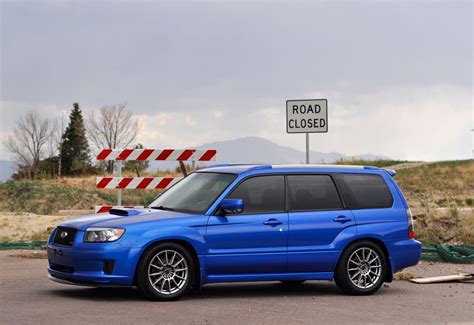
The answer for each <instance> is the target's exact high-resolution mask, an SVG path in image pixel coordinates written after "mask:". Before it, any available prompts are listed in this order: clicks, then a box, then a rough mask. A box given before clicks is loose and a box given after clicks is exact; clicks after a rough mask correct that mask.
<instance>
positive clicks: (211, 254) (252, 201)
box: [206, 175, 288, 276]
mask: <svg viewBox="0 0 474 325" xmlns="http://www.w3.org/2000/svg"><path fill="white" fill-rule="evenodd" d="M228 198H232V199H242V200H243V203H244V210H243V212H242V213H239V214H232V215H225V216H218V215H215V216H211V217H210V218H209V223H208V227H207V256H206V273H207V274H208V276H212V275H232V274H258V273H260V274H262V273H281V272H286V244H287V240H288V214H287V213H286V211H285V179H284V176H283V175H266V176H255V177H251V178H248V179H245V180H244V181H242V182H241V183H240V184H239V185H237V187H236V188H235V189H234V190H233V191H232V192H231V194H230V195H229V196H228Z"/></svg>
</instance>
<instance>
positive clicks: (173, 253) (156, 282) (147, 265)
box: [137, 243, 194, 300]
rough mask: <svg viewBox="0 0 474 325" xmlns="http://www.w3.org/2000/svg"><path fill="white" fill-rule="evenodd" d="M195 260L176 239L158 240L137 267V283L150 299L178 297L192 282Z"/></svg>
mask: <svg viewBox="0 0 474 325" xmlns="http://www.w3.org/2000/svg"><path fill="white" fill-rule="evenodd" d="M193 275H194V263H193V259H192V257H191V255H190V254H189V252H188V251H187V250H186V249H185V248H184V247H182V246H181V245H178V244H175V243H162V244H158V245H156V246H155V247H153V248H152V249H150V250H148V251H147V252H145V254H144V255H143V256H142V258H141V260H140V263H139V265H138V269H137V287H138V290H139V291H140V293H141V294H142V295H143V296H144V297H146V298H148V299H151V300H176V299H178V298H180V297H181V296H182V295H183V294H185V293H186V291H188V289H189V288H190V287H191V284H192V283H193Z"/></svg>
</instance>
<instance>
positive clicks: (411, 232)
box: [407, 208, 415, 238]
mask: <svg viewBox="0 0 474 325" xmlns="http://www.w3.org/2000/svg"><path fill="white" fill-rule="evenodd" d="M407 219H408V238H415V231H414V229H413V215H412V214H411V211H410V208H408V209H407Z"/></svg>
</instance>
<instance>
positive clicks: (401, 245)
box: [387, 239, 421, 273]
mask: <svg viewBox="0 0 474 325" xmlns="http://www.w3.org/2000/svg"><path fill="white" fill-rule="evenodd" d="M387 248H388V250H389V255H390V263H391V265H392V272H393V273H395V272H397V271H400V270H401V269H404V268H406V267H409V266H414V265H416V264H418V262H419V261H420V258H421V242H419V241H418V240H415V239H406V240H398V241H389V242H388V243H387Z"/></svg>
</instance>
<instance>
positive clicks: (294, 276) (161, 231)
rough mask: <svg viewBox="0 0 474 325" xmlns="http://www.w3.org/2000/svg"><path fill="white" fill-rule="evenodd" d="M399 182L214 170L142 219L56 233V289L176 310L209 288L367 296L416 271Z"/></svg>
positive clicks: (102, 218) (297, 170)
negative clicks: (131, 292) (313, 286)
mask: <svg viewBox="0 0 474 325" xmlns="http://www.w3.org/2000/svg"><path fill="white" fill-rule="evenodd" d="M394 174H395V172H394V171H391V170H385V169H379V168H377V167H370V166H365V167H363V166H341V165H334V166H332V165H299V166H290V165H281V166H279V165H219V166H213V167H209V168H206V169H203V170H200V171H198V172H194V173H192V174H190V175H189V176H187V177H186V178H184V179H183V180H181V181H180V182H178V183H177V184H175V185H174V186H172V187H171V188H170V189H168V190H167V191H165V192H163V193H162V194H161V195H160V196H158V198H157V199H156V200H155V201H154V202H153V203H151V204H150V205H149V207H147V208H144V209H112V210H110V212H109V213H107V214H98V215H91V216H84V217H80V218H77V219H73V220H69V221H66V222H63V223H62V224H60V225H59V226H58V227H57V228H56V229H55V230H54V231H53V233H52V234H51V237H50V239H49V241H48V259H49V267H48V271H49V278H50V279H51V280H53V281H56V282H60V283H66V284H76V285H86V286H109V285H113V286H117V285H118V286H137V287H138V289H139V291H140V292H141V293H142V294H143V295H144V296H145V297H147V298H149V299H153V300H173V299H177V298H179V297H181V296H182V295H183V294H184V293H185V292H186V291H188V290H189V289H190V288H193V287H194V288H199V287H200V286H202V285H204V284H207V283H217V282H244V281H281V282H283V283H285V284H292V285H295V284H300V283H302V282H304V281H305V280H334V281H335V282H336V284H337V285H338V286H339V288H340V289H341V290H342V291H344V292H346V293H349V294H356V295H367V294H371V293H374V292H375V291H377V290H378V289H379V288H380V287H381V285H382V284H383V282H390V281H391V280H392V275H393V273H394V272H397V271H398V270H400V269H402V268H405V267H408V266H412V265H415V264H417V263H418V260H419V259H420V254H421V244H420V242H418V241H416V240H415V239H414V238H413V237H414V233H413V221H412V217H411V214H410V210H409V208H408V205H407V202H406V200H405V198H404V197H403V194H402V192H401V190H400V188H399V187H398V186H397V184H396V182H395V180H394V179H393V175H394Z"/></svg>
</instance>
